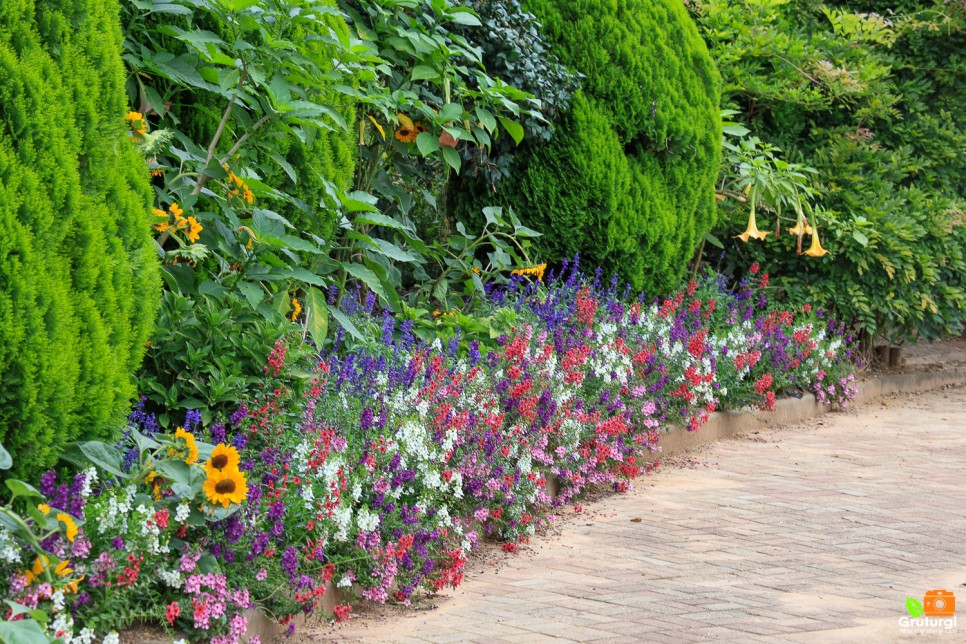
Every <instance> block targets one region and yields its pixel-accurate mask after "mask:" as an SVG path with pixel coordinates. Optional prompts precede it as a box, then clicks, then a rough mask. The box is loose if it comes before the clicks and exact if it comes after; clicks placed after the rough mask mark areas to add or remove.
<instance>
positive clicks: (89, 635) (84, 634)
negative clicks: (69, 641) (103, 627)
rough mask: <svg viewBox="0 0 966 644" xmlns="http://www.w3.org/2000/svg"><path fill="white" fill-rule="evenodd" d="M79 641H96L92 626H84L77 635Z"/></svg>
mask: <svg viewBox="0 0 966 644" xmlns="http://www.w3.org/2000/svg"><path fill="white" fill-rule="evenodd" d="M76 641H78V642H83V644H91V642H93V641H94V631H93V630H92V629H90V628H86V627H85V628H84V630H82V631H81V632H80V635H78V636H77V640H76Z"/></svg>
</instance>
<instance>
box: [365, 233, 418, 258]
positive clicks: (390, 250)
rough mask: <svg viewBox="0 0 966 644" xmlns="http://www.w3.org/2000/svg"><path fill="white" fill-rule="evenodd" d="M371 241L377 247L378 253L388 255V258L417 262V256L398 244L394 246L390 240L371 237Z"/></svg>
mask: <svg viewBox="0 0 966 644" xmlns="http://www.w3.org/2000/svg"><path fill="white" fill-rule="evenodd" d="M372 241H373V242H375V244H376V245H377V246H378V247H379V251H378V252H380V253H382V254H383V255H385V256H386V257H388V258H389V259H394V260H396V261H397V262H417V261H419V258H418V257H416V256H415V255H413V254H412V253H410V252H409V251H408V250H403V249H402V248H400V247H399V246H396V245H395V244H394V243H392V242H390V241H386V240H385V239H373V240H372Z"/></svg>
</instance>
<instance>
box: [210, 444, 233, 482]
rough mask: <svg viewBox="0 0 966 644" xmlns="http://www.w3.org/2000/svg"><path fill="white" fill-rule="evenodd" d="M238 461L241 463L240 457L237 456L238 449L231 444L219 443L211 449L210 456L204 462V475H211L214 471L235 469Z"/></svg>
mask: <svg viewBox="0 0 966 644" xmlns="http://www.w3.org/2000/svg"><path fill="white" fill-rule="evenodd" d="M239 463H241V457H240V456H238V450H237V449H235V448H234V447H232V446H231V445H225V444H224V443H219V444H218V445H216V446H215V449H213V450H211V458H209V459H208V460H207V461H206V462H205V475H206V476H211V475H212V473H214V472H224V471H225V470H237V469H238V464H239Z"/></svg>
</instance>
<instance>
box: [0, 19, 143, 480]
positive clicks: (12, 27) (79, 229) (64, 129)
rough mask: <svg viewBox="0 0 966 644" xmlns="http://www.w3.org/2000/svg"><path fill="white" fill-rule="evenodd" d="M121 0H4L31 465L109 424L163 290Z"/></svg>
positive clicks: (2, 325)
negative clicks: (126, 67)
mask: <svg viewBox="0 0 966 644" xmlns="http://www.w3.org/2000/svg"><path fill="white" fill-rule="evenodd" d="M120 52H121V32H120V27H119V22H118V5H117V2H116V0H62V1H60V2H40V3H37V2H34V1H33V0H4V1H3V2H0V380H2V382H3V386H2V387H0V441H2V443H3V444H4V446H5V447H6V448H7V449H8V450H10V451H11V452H12V454H13V457H14V463H15V467H16V469H17V470H18V471H25V470H29V469H32V468H38V467H45V466H48V465H51V464H52V463H54V462H55V461H56V459H57V457H58V454H59V453H60V452H61V451H62V450H63V446H64V445H65V443H67V442H69V441H72V440H77V439H81V438H94V437H102V436H106V435H109V434H110V433H111V432H112V431H114V430H116V429H117V428H118V426H119V425H120V424H121V422H122V419H123V417H124V415H125V410H126V409H127V408H128V405H129V402H130V400H131V398H132V396H133V395H134V392H135V389H134V383H133V379H132V374H133V372H134V371H135V369H136V368H137V366H138V364H139V362H140V360H141V357H142V354H143V352H144V343H145V340H146V339H147V335H148V332H149V330H150V327H151V324H152V322H153V320H154V315H155V311H156V309H157V302H158V297H159V286H160V282H159V279H158V271H157V260H156V258H155V254H154V250H153V248H152V242H151V238H150V236H149V230H150V227H149V221H148V218H149V207H150V198H151V194H150V189H149V184H148V175H147V168H146V166H145V163H144V161H143V159H142V158H141V157H140V155H139V154H138V153H137V151H136V150H135V148H134V147H133V144H132V143H131V141H129V140H128V128H127V127H126V125H125V122H124V116H125V114H126V107H125V102H126V101H125V95H124V71H123V67H122V61H121V55H120Z"/></svg>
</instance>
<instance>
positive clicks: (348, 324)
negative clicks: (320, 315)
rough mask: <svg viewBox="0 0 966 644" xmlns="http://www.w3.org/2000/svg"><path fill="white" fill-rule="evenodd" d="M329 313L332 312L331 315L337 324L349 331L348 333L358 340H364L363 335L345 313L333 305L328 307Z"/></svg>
mask: <svg viewBox="0 0 966 644" xmlns="http://www.w3.org/2000/svg"><path fill="white" fill-rule="evenodd" d="M329 313H331V314H332V317H334V318H335V320H336V322H338V323H339V325H340V326H341V327H342V328H343V329H345V330H346V331H347V332H348V333H349V335H351V336H352V337H353V338H355V339H356V340H358V341H359V342H363V341H365V337H364V336H363V335H362V333H361V332H360V331H359V329H358V327H356V325H355V323H353V321H352V320H350V319H349V318H348V316H346V314H345V313H343V312H342V311H340V310H339V309H338V308H335V307H333V308H331V309H329Z"/></svg>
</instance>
